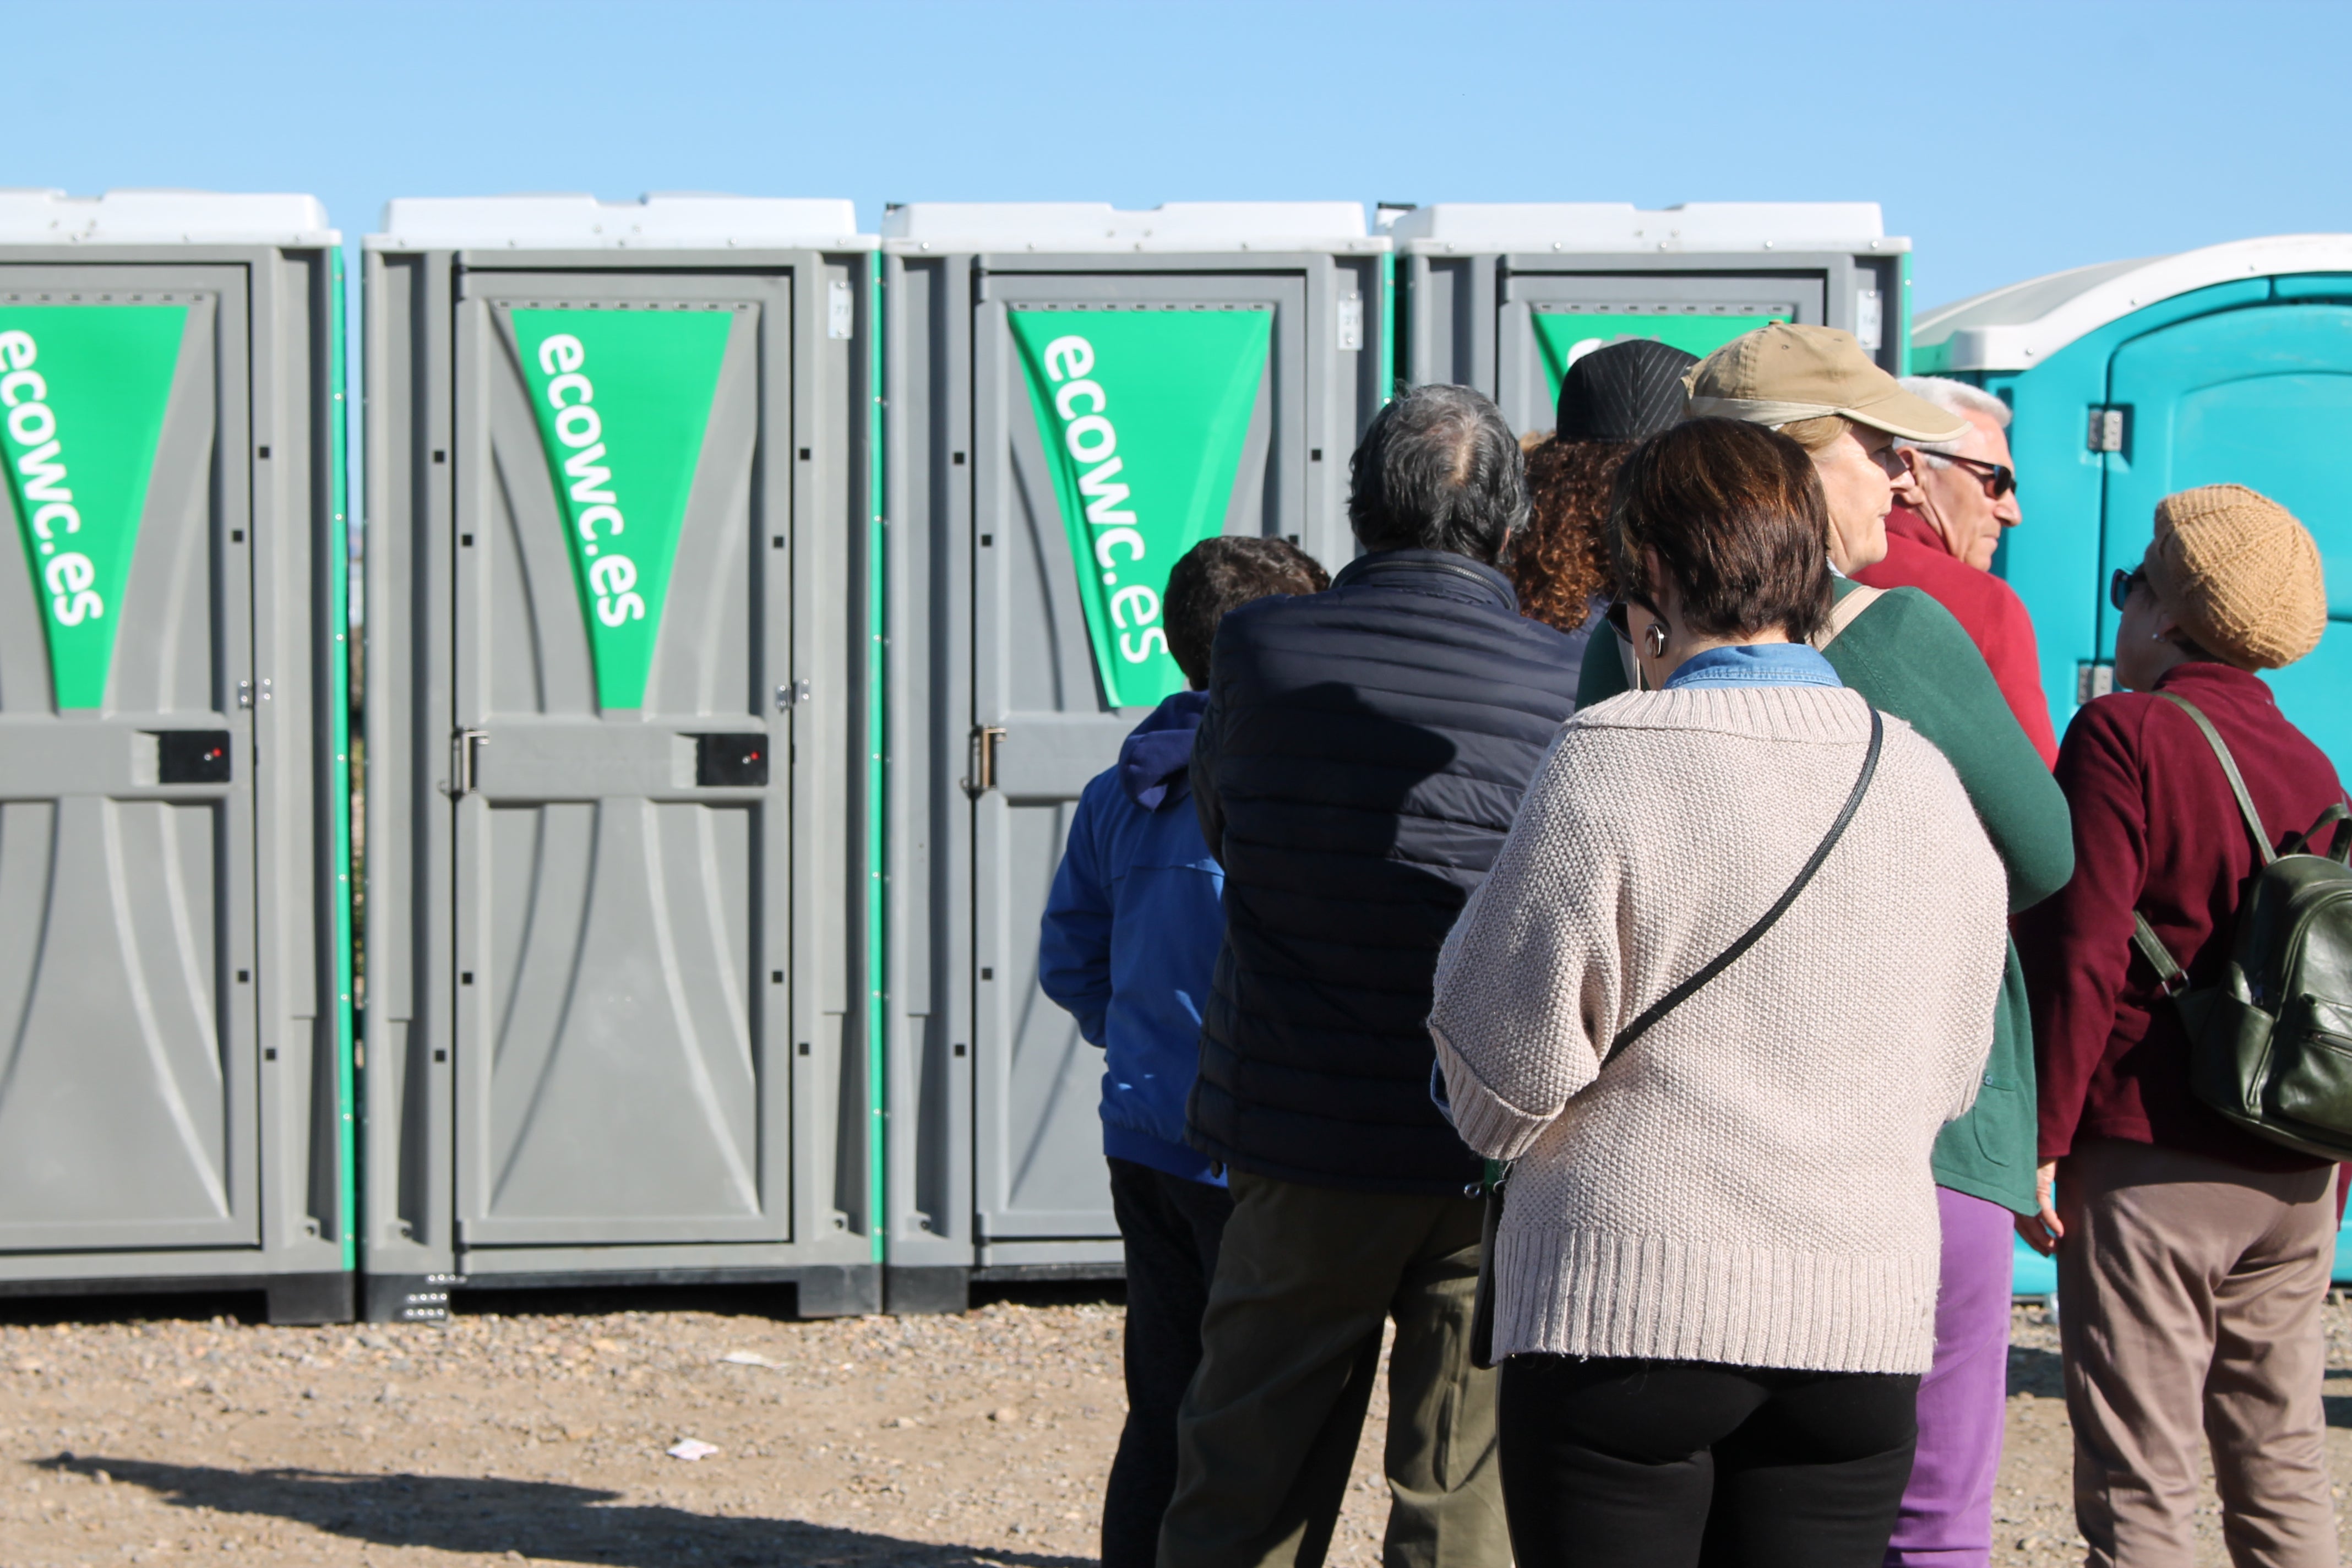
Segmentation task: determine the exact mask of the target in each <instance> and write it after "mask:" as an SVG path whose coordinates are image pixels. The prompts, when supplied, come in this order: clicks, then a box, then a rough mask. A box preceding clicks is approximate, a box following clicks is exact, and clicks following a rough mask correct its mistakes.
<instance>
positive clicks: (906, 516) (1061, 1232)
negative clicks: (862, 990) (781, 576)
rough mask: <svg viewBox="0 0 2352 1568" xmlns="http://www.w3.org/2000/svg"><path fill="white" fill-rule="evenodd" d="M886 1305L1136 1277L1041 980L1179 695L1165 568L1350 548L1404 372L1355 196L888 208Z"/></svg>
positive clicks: (1085, 1086)
mask: <svg viewBox="0 0 2352 1568" xmlns="http://www.w3.org/2000/svg"><path fill="white" fill-rule="evenodd" d="M883 247H884V254H885V259H884V295H885V298H886V300H887V304H886V307H885V310H886V322H887V330H886V334H885V335H886V338H887V356H888V366H889V368H888V374H887V380H888V384H889V386H890V388H891V392H890V399H889V404H890V406H889V425H888V430H889V439H888V450H889V476H890V477H889V480H888V483H887V487H886V489H887V495H888V503H887V505H888V518H889V534H890V537H891V539H892V541H893V545H892V552H891V560H890V567H889V577H890V584H891V587H890V594H891V598H890V605H889V610H888V620H889V626H890V638H889V647H890V662H891V670H890V676H889V687H890V691H891V693H892V696H891V716H890V730H889V733H890V756H889V769H890V778H889V785H888V795H889V801H890V807H889V809H890V813H891V816H890V821H891V829H890V835H889V837H890V842H891V848H890V868H891V871H890V877H889V880H888V887H889V889H890V893H889V906H890V908H889V922H890V935H889V938H888V942H889V947H888V950H887V951H888V958H887V971H888V974H889V981H888V984H889V990H890V1012H891V1017H890V1030H891V1035H890V1043H889V1063H890V1065H889V1074H888V1078H889V1094H890V1128H891V1148H890V1168H889V1179H888V1191H889V1201H890V1272H889V1285H888V1291H889V1295H888V1299H889V1300H890V1302H891V1305H892V1308H893V1310H923V1309H925V1308H929V1309H933V1310H947V1309H960V1308H961V1305H962V1304H963V1301H964V1300H965V1291H966V1289H967V1285H968V1282H969V1280H970V1279H971V1278H972V1277H973V1275H974V1274H975V1272H976V1273H978V1274H979V1275H981V1276H983V1277H988V1278H999V1279H1002V1278H1015V1277H1020V1276H1023V1275H1031V1276H1038V1275H1053V1274H1062V1275H1071V1274H1090V1275H1116V1274H1117V1272H1118V1268H1119V1259H1120V1252H1119V1247H1118V1225H1117V1222H1116V1221H1115V1220H1114V1218H1113V1216H1112V1215H1111V1207H1110V1193H1109V1185H1108V1177H1107V1175H1106V1172H1105V1168H1104V1165H1103V1160H1102V1130H1101V1124H1100V1122H1099V1121H1098V1120H1097V1103H1098V1101H1099V1100H1100V1089H1099V1084H1100V1080H1101V1076H1102V1054H1101V1053H1100V1052H1099V1051H1097V1050H1096V1049H1095V1048H1094V1047H1091V1046H1089V1045H1087V1043H1086V1042H1085V1040H1084V1039H1082V1038H1081V1037H1080V1036H1079V1034H1078V1030H1077V1027H1076V1024H1075V1023H1074V1022H1073V1020H1072V1019H1071V1018H1070V1016H1068V1015H1067V1014H1066V1013H1064V1012H1063V1011H1062V1010H1061V1009H1060V1008H1058V1007H1056V1006H1055V1005H1054V1004H1053V1003H1052V1002H1050V1001H1048V1000H1047V999H1046V997H1045V995H1044V994H1043V993H1042V992H1041V991H1040V990H1039V989H1038V987H1037V978H1036V973H1037V969H1036V960H1037V938H1038V922H1039V919H1040V917H1041V916H1042V914H1043V913H1044V910H1045V900H1046V895H1047V892H1048V890H1049V889H1050V887H1051V884H1052V880H1053V877H1054V873H1055V868H1056V866H1057V865H1058V863H1059V861H1060V858H1061V853H1062V846H1063V840H1064V838H1065V837H1066V834H1067V832H1068V828H1069V823H1070V818H1071V814H1072V812H1073V810H1074V808H1075V806H1076V802H1077V798H1078V795H1079V793H1080V791H1081V790H1083V789H1084V787H1085V786H1086V784H1087V780H1088V779H1090V778H1091V777H1093V776H1094V775H1095V774H1096V773H1098V772H1100V771H1101V770H1102V769H1104V768H1106V767H1108V766H1109V765H1110V763H1112V762H1113V761H1114V760H1116V758H1117V756H1118V748H1119V743H1120V742H1121V741H1122V740H1123V739H1124V738H1125V736H1126V735H1127V732H1128V731H1129V730H1130V729H1132V728H1133V727H1134V725H1135V724H1136V722H1137V721H1139V720H1140V719H1141V718H1142V717H1143V715H1144V714H1145V713H1147V712H1148V711H1150V709H1151V708H1152V707H1153V706H1154V705H1156V704H1157V703H1158V702H1160V700H1161V699H1163V698H1164V697H1166V696H1168V695H1169V694H1171V693H1172V692H1174V691H1176V690H1179V689H1181V687H1182V685H1183V678H1182V676H1181V672H1179V671H1178V670H1177V668H1176V667H1175V663H1174V660H1173V659H1171V658H1169V656H1168V653H1167V649H1166V639H1165V635H1164V633H1163V632H1162V631H1161V629H1160V625H1159V624H1158V623H1159V621H1160V595H1161V594H1162V593H1163V592H1164V590H1165V588H1166V585H1167V580H1168V570H1169V568H1170V566H1171V565H1172V564H1173V563H1175V561H1176V559H1177V558H1178V557H1179V556H1181V554H1182V553H1183V552H1185V551H1186V550H1187V549H1189V548H1190V547H1191V546H1192V544H1193V543H1194V542H1197V541H1198V540H1200V539H1202V538H1204V537H1207V536H1210V535H1214V534H1219V533H1234V534H1259V535H1276V536H1282V537H1286V538H1288V539H1290V540H1292V541H1293V542H1296V543H1297V544H1298V545H1299V546H1300V547H1301V548H1303V549H1304V550H1306V551H1307V552H1308V553H1309V554H1311V555H1313V556H1315V557H1316V558H1317V559H1318V560H1319V561H1320V562H1322V563H1323V564H1324V565H1325V566H1327V567H1328V568H1330V569H1332V570H1334V571H1336V570H1337V569H1338V568H1339V567H1340V566H1342V565H1344V564H1345V563H1347V562H1348V561H1349V559H1351V558H1352V556H1353V555H1354V553H1355V545H1354V542H1353V539H1352V536H1351V535H1350V534H1349V531H1348V525H1347V521H1346V506H1345V500H1346V494H1347V479H1346V470H1347V462H1348V458H1349V453H1350V452H1351V451H1352V450H1353V449H1354V447H1355V444H1356V441H1357V438H1358V437H1359V436H1360V433H1361V432H1362V430H1363V428H1364V426H1366V425H1367V424H1368V423H1369V422H1370V418H1371V416H1372V415H1373V414H1374V413H1375V412H1376V411H1377V410H1378V408H1379V407H1380V405H1381V401H1382V390H1383V389H1384V388H1385V387H1386V386H1387V385H1388V384H1390V381H1391V366H1390V363H1389V361H1388V357H1387V355H1388V349H1387V340H1386V337H1385V335H1384V333H1383V332H1382V330H1381V328H1382V324H1383V323H1384V321H1385V320H1386V314H1387V312H1386V310H1385V308H1384V301H1383V299H1382V293H1383V289H1384V285H1385V283H1386V281H1387V264H1388V243H1387V241H1385V240H1383V239H1380V238H1377V237H1372V236H1370V235H1368V234H1367V233H1366V231H1365V226H1364V217H1363V209H1362V208H1361V207H1360V205H1357V204H1355V203H1352V202H1333V203H1296V204H1288V203H1233V204H1199V205H1180V204H1171V205H1167V206H1164V207H1160V208H1156V209H1153V210H1150V211H1118V210H1114V209H1113V208H1111V207H1109V206H1108V205H1088V204H1040V205H1024V204H1004V205H948V204H936V205H935V204H917V205H908V206H902V207H898V208H896V209H893V210H892V211H890V212H889V213H887V215H886V216H885V217H884V220H883Z"/></svg>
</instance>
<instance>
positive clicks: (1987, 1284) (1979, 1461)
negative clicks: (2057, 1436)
mask: <svg viewBox="0 0 2352 1568" xmlns="http://www.w3.org/2000/svg"><path fill="white" fill-rule="evenodd" d="M1936 1206H1937V1211H1938V1214H1939V1215H1940V1217H1941V1218H1942V1220H1943V1225H1944V1257H1943V1277H1942V1279H1941V1282H1940V1283H1939V1284H1938V1286H1937V1291H1936V1360H1935V1364H1934V1365H1932V1366H1931V1367H1929V1368H1928V1369H1927V1376H1925V1377H1923V1378H1921V1379H1920V1380H1919V1448H1918V1456H1917V1458H1914V1459H1913V1460H1912V1461H1911V1484H1910V1485H1909V1486H1907V1487H1906V1488H1905V1489H1904V1491H1903V1512H1902V1516H1901V1517H1900V1518H1899V1519H1897V1520H1896V1521H1895V1536H1894V1539H1893V1540H1891V1541H1889V1542H1887V1543H1886V1562H1887V1568H1986V1565H1987V1564H1989V1563H1990V1562H1991V1560H1992V1488H1993V1481H1994V1480H1995V1479H1997V1478H1998V1477H1999V1475H2000V1436H2001V1426H2002V1422H2003V1421H2004V1419H2005V1418H2006V1417H2007V1415H2008V1413H2009V1289H2010V1267H2011V1263H2012V1262H2013V1261H2014V1259H2015V1254H2014V1252H2013V1251H2012V1250H2011V1248H2012V1247H2013V1246H2014V1237H2016V1234H2017V1233H2016V1230H2015V1228H2014V1226H2012V1225H2011V1215H2010V1212H2009V1211H2008V1210H2007V1209H2005V1208H2003V1207H2001V1206H2000V1205H1999V1204H1990V1203H1987V1202H1985V1200H1984V1199H1982V1198H1972V1197H1970V1196H1969V1195H1968V1194H1966V1193H1956V1192H1954V1191H1952V1189H1951V1188H1949V1187H1937V1189H1936Z"/></svg>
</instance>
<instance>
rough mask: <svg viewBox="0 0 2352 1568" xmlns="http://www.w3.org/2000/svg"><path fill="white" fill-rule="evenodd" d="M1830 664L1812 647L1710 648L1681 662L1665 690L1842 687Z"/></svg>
mask: <svg viewBox="0 0 2352 1568" xmlns="http://www.w3.org/2000/svg"><path fill="white" fill-rule="evenodd" d="M1844 684H1845V682H1844V681H1843V680H1840V679H1838V674H1837V671H1836V670H1835V669H1834V668H1831V665H1830V661H1829V660H1828V659H1826V658H1822V656H1821V654H1820V652H1819V651H1818V650H1816V649H1815V648H1814V647H1811V645H1810V644H1807V643H1801V642H1763V643H1749V644H1748V645H1747V646H1745V647H1711V648H1709V649H1707V650H1706V652H1705V653H1695V654H1693V655H1691V656H1690V658H1686V659H1685V660H1683V661H1682V663H1681V664H1680V665H1679V666H1677V667H1676V668H1675V672H1674V673H1673V674H1672V675H1670V676H1668V677H1666V684H1665V689H1666V690H1668V691H1678V690H1680V689H1683V688H1684V687H1685V686H1843V685H1844Z"/></svg>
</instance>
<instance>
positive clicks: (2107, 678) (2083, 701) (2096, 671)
mask: <svg viewBox="0 0 2352 1568" xmlns="http://www.w3.org/2000/svg"><path fill="white" fill-rule="evenodd" d="M2114 689H2116V667H2115V666H2114V665H2112V664H2110V663H2108V662H2107V661H2106V660H2105V659H2096V658H2086V659H2084V661H2083V662H2082V663H2080V664H2078V665H2076V666H2075V667H2074V706H2075V707H2077V708H2084V707H2088V706H2089V705H2090V702H2091V700H2092V699H2093V698H2095V697H2105V696H2106V695H2107V694H2108V693H2109V692H2111V691H2113V690H2114Z"/></svg>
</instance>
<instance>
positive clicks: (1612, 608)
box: [1601, 597, 1658, 642]
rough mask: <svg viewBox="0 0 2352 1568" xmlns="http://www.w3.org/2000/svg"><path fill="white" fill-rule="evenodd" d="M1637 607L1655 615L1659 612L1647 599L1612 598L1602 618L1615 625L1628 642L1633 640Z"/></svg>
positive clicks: (1618, 632) (1602, 612) (1620, 635)
mask: <svg viewBox="0 0 2352 1568" xmlns="http://www.w3.org/2000/svg"><path fill="white" fill-rule="evenodd" d="M1636 609H1641V610H1647V611H1649V613H1650V614H1652V615H1653V616H1654V615H1656V614H1657V613H1658V612H1657V608H1656V606H1654V605H1652V604H1651V603H1650V602H1649V601H1648V600H1647V599H1643V598H1640V597H1631V598H1623V599H1612V600H1611V601H1610V603H1609V607H1608V608H1607V609H1605V610H1603V611H1601V619H1602V620H1604V621H1607V622H1608V623H1609V624H1610V625H1611V626H1615V627H1616V628H1617V635H1618V636H1619V637H1623V638H1624V639H1625V640H1626V641H1627V642H1632V641H1633V612H1634V611H1635V610H1636Z"/></svg>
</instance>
